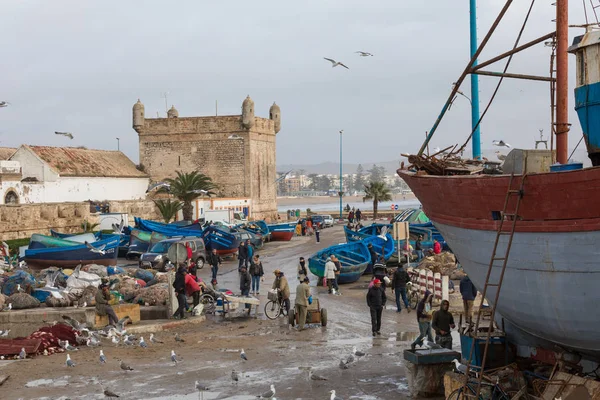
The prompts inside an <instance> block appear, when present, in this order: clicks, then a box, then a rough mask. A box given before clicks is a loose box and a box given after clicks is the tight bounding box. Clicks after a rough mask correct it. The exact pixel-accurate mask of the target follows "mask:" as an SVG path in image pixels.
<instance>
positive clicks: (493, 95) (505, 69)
mask: <svg viewBox="0 0 600 400" xmlns="http://www.w3.org/2000/svg"><path fill="white" fill-rule="evenodd" d="M534 4H535V0H531V5H530V6H529V11H527V15H526V16H525V20H524V21H523V25H522V26H521V30H520V31H519V35H518V36H517V40H516V41H515V45H514V46H513V50H514V49H515V48H517V46H518V45H519V42H520V40H521V36H522V35H523V31H524V30H525V26H526V25H527V21H528V20H529V16H530V15H531V10H532V9H533V5H534ZM513 56H514V53H513V54H511V55H510V56H509V57H508V60H507V61H506V65H505V66H504V71H502V73H503V74H504V73H506V71H508V67H509V66H510V63H511V61H512V58H513ZM503 80H504V77H503V76H501V77H500V80H499V81H498V84H497V85H496V89H494V93H493V94H492V97H491V98H490V101H489V102H488V104H487V106H486V107H485V110H483V113H482V114H481V116H480V117H479V120H478V121H477V124H476V125H475V126H474V127H473V130H472V131H471V134H470V135H469V137H468V138H467V140H466V142H465V143H464V144H463V145H462V146H461V147H460V148H459V149H458V150H457V151H456V152H455V153H451V154H449V155H448V156H450V155H452V154H458V153H460V152H462V151H464V149H465V147H466V146H467V144H468V143H469V141H470V140H471V138H472V137H473V134H474V133H475V131H476V130H477V128H478V127H479V125H480V124H481V121H482V120H483V117H485V115H486V114H487V112H488V110H489V108H490V106H491V105H492V102H493V101H494V98H495V97H496V94H497V93H498V90H499V89H500V85H502V81H503Z"/></svg>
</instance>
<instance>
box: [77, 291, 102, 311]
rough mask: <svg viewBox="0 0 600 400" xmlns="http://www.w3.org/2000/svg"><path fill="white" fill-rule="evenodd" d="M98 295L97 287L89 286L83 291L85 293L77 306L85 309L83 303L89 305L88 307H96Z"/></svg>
mask: <svg viewBox="0 0 600 400" xmlns="http://www.w3.org/2000/svg"><path fill="white" fill-rule="evenodd" d="M96 293H98V288H97V287H95V286H88V287H86V288H85V289H83V293H82V294H81V297H80V298H79V300H78V301H77V305H78V306H79V307H83V303H87V305H88V306H95V305H96Z"/></svg>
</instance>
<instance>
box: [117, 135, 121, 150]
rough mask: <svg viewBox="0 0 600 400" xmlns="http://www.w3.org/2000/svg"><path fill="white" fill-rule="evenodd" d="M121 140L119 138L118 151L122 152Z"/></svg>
mask: <svg viewBox="0 0 600 400" xmlns="http://www.w3.org/2000/svg"><path fill="white" fill-rule="evenodd" d="M120 140H121V139H119V138H117V151H121V141H120Z"/></svg>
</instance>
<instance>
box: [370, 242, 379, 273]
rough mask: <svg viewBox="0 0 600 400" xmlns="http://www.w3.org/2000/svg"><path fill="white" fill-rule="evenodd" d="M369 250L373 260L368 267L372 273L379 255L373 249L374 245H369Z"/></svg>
mask: <svg viewBox="0 0 600 400" xmlns="http://www.w3.org/2000/svg"><path fill="white" fill-rule="evenodd" d="M367 248H368V249H369V255H370V256H371V260H370V261H369V265H368V266H367V271H369V269H370V270H371V271H372V270H373V266H374V265H375V263H376V262H377V258H378V256H377V253H376V252H375V250H374V249H373V245H372V244H370V243H369V245H368V246H367Z"/></svg>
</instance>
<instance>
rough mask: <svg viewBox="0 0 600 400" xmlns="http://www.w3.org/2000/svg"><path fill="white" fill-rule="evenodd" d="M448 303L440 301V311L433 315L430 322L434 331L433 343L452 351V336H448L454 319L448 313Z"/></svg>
mask: <svg viewBox="0 0 600 400" xmlns="http://www.w3.org/2000/svg"><path fill="white" fill-rule="evenodd" d="M449 307H450V302H449V301H448V300H442V305H441V306H440V309H439V310H438V311H437V312H436V313H435V314H434V315H433V319H432V321H431V327H432V328H433V330H434V331H435V334H436V336H435V342H436V343H437V344H439V345H440V346H442V347H444V348H446V349H448V350H452V336H451V335H450V329H454V328H455V325H454V317H453V316H452V314H451V313H450V312H449V311H448V308H449Z"/></svg>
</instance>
